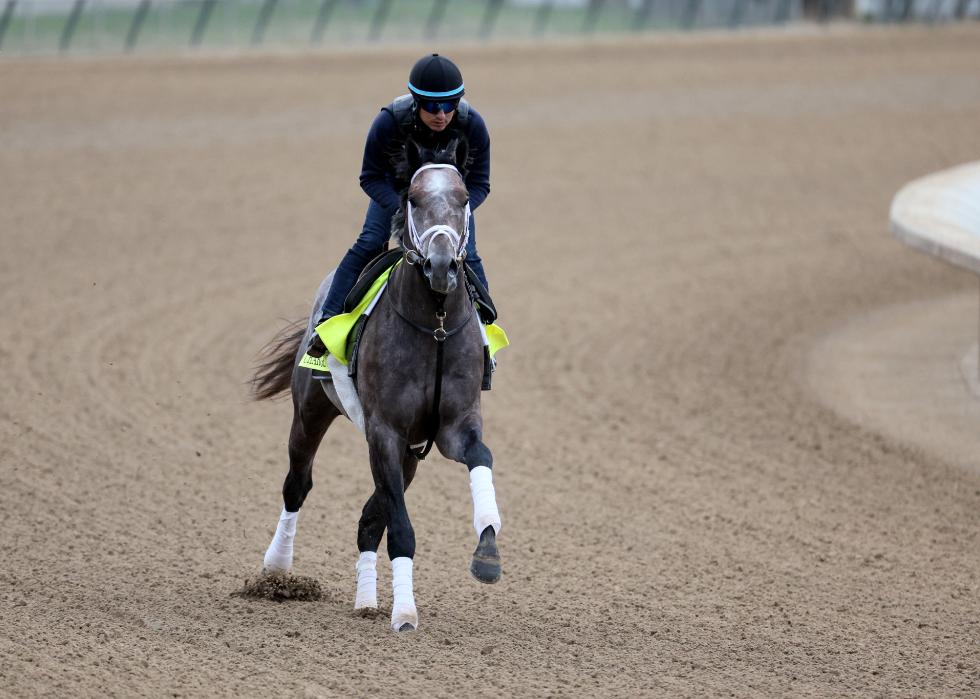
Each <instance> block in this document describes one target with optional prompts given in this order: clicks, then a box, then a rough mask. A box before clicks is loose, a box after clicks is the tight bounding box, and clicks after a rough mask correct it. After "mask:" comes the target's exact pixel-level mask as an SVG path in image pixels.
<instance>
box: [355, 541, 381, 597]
mask: <svg viewBox="0 0 980 699" xmlns="http://www.w3.org/2000/svg"><path fill="white" fill-rule="evenodd" d="M356 568H357V597H356V598H355V599H354V609H377V608H378V554H377V553H375V552H374V551H364V552H363V553H361V555H360V556H359V557H358V559H357V566H356Z"/></svg>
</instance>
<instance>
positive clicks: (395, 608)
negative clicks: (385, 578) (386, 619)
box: [391, 556, 419, 631]
mask: <svg viewBox="0 0 980 699" xmlns="http://www.w3.org/2000/svg"><path fill="white" fill-rule="evenodd" d="M391 591H392V596H393V598H394V599H393V600H392V603H391V628H393V629H394V630H395V631H399V630H401V627H402V626H403V625H405V624H411V625H412V628H418V625H419V614H418V611H416V609H415V593H414V592H413V591H412V559H411V558H408V557H407V556H399V557H398V558H393V559H392V560H391Z"/></svg>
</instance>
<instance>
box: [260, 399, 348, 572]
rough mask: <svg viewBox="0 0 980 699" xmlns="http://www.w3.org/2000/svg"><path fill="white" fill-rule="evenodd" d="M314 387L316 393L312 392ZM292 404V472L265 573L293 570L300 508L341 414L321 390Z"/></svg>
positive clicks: (267, 551) (283, 489)
mask: <svg viewBox="0 0 980 699" xmlns="http://www.w3.org/2000/svg"><path fill="white" fill-rule="evenodd" d="M309 388H315V389H317V390H316V391H313V390H309ZM309 388H308V389H307V390H306V391H304V392H302V396H301V399H300V400H294V401H293V424H292V427H291V428H290V431H289V472H288V473H287V474H286V479H285V481H284V482H283V486H282V499H283V508H282V513H281V514H280V515H279V523H278V524H277V526H276V533H275V534H274V535H273V536H272V541H271V543H270V544H269V547H268V548H267V549H266V552H265V557H264V558H263V568H264V569H265V570H270V571H271V570H283V571H289V570H292V567H293V540H294V539H295V537H296V520H297V519H298V518H299V509H300V507H302V506H303V502H304V501H305V500H306V496H307V495H308V494H309V492H310V490H311V489H312V488H313V457H314V456H315V455H316V450H317V448H318V447H319V446H320V442H321V441H322V440H323V435H324V434H326V432H327V428H328V427H330V424H331V423H332V422H333V421H334V419H335V418H336V417H337V416H338V415H339V414H340V413H339V411H338V410H337V409H336V408H335V407H334V406H333V404H332V403H330V401H329V400H327V398H326V396H325V395H324V394H323V392H322V391H320V390H319V387H317V386H313V387H309Z"/></svg>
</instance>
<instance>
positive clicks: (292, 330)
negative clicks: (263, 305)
mask: <svg viewBox="0 0 980 699" xmlns="http://www.w3.org/2000/svg"><path fill="white" fill-rule="evenodd" d="M306 324H307V321H306V320H296V321H293V322H292V323H290V324H289V325H287V326H286V327H284V328H283V329H282V330H280V331H279V332H278V333H276V336H275V337H273V338H272V339H271V340H270V341H269V344H267V345H266V346H265V347H263V348H262V352H261V353H260V355H259V356H260V362H259V365H258V366H257V367H256V368H255V375H254V376H252V379H251V381H249V383H251V384H252V398H254V399H255V400H265V399H266V398H275V397H276V396H278V395H280V394H282V393H285V392H286V391H287V390H289V385H290V383H291V380H292V377H293V368H294V366H295V363H296V353H297V352H298V351H299V345H300V343H301V342H302V341H303V337H304V336H305V335H306Z"/></svg>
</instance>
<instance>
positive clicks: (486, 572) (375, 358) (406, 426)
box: [252, 139, 501, 631]
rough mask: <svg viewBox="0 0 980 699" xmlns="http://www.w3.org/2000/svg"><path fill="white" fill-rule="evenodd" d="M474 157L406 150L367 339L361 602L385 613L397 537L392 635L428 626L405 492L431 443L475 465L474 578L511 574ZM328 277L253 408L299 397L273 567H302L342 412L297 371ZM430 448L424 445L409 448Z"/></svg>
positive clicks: (332, 395)
mask: <svg viewBox="0 0 980 699" xmlns="http://www.w3.org/2000/svg"><path fill="white" fill-rule="evenodd" d="M466 160H467V147H466V143H465V141H463V140H461V139H457V140H454V141H453V142H452V143H451V144H450V145H449V146H448V147H446V148H443V149H440V150H435V151H433V150H429V149H426V148H423V147H421V146H419V145H418V144H416V143H415V142H414V141H412V140H409V141H408V142H407V143H406V144H405V147H404V149H403V151H402V157H401V162H400V172H402V173H403V174H404V175H406V176H407V175H410V184H409V187H408V188H407V190H406V191H405V192H404V193H403V196H402V207H401V209H400V210H399V211H398V212H397V213H396V214H395V216H394V217H393V219H392V241H393V242H396V243H397V244H398V245H399V249H400V250H401V252H402V257H401V258H400V264H398V265H396V266H395V267H394V269H393V270H392V272H391V274H390V276H389V278H388V281H387V288H386V289H385V291H384V293H383V294H382V296H381V297H380V299H379V300H378V302H377V303H376V305H375V307H374V309H373V310H372V313H371V315H370V319H369V321H368V322H367V323H366V325H365V326H364V329H363V331H362V333H361V335H360V339H359V341H358V344H359V351H358V357H357V372H356V375H355V385H356V388H357V393H358V395H359V397H360V401H361V405H362V407H363V426H364V434H365V437H366V439H367V442H368V454H369V458H370V463H371V474H372V476H373V478H374V492H373V493H372V494H371V496H370V497H369V498H368V499H367V502H366V503H365V505H364V508H363V511H362V513H361V517H360V521H359V522H358V526H357V548H358V552H359V555H358V560H357V565H356V571H357V589H356V595H355V600H354V608H355V610H357V611H358V612H360V613H361V614H365V615H372V614H376V613H377V612H378V600H377V550H378V546H379V545H380V543H381V537H382V535H383V534H384V532H385V530H387V532H388V557H389V559H390V560H391V568H392V593H393V603H392V608H391V627H392V629H394V630H395V631H414V630H416V629H417V628H418V611H417V609H416V606H415V596H414V588H413V577H412V569H413V560H414V556H415V533H414V531H413V529H412V523H411V521H410V519H409V516H408V510H407V508H406V506H405V490H406V489H407V488H408V486H409V485H411V483H412V480H413V479H414V477H415V473H416V469H417V467H418V463H419V459H420V458H424V456H425V453H426V452H427V451H428V449H429V448H431V446H432V444H433V443H434V444H435V446H436V447H437V448H438V450H439V452H440V453H442V455H443V456H445V457H446V458H447V459H450V460H453V461H457V462H459V463H462V464H465V465H466V467H467V469H468V470H469V477H470V492H471V497H472V500H473V527H474V529H475V530H476V537H477V546H476V549H475V551H474V552H473V557H472V560H471V564H470V572H471V573H472V575H473V576H474V577H475V578H476V579H477V580H478V581H480V582H483V583H495V582H497V581H498V580H499V579H500V577H501V562H500V554H499V551H498V549H497V535H498V534H499V532H500V525H501V521H500V513H499V510H498V508H497V503H496V493H495V490H494V486H493V471H492V469H493V455H492V454H491V452H490V449H489V448H487V446H486V444H484V442H483V419H482V417H481V414H480V391H481V384H482V377H483V369H484V340H483V335H482V333H481V330H480V326H479V323H480V319H479V318H478V317H476V313H475V310H474V305H473V301H472V299H471V298H470V295H469V293H468V291H467V288H466V284H465V282H464V273H465V270H464V269H463V265H464V257H465V249H466V239H467V235H468V231H469V220H470V209H469V202H468V195H467V191H466V186H465V184H464V172H465V169H464V168H465V164H466ZM419 231H421V233H420V232H419ZM331 280H332V275H328V277H327V278H326V279H324V280H323V282H322V283H321V285H320V288H319V291H318V292H317V295H316V298H315V300H314V305H313V313H311V316H310V319H309V321H308V322H307V323H306V324H305V326H303V325H302V324H301V323H302V321H298V322H297V323H295V324H293V326H287V327H286V328H284V329H283V330H282V331H280V334H279V335H278V336H277V337H276V338H274V339H273V341H272V342H271V343H270V344H269V345H268V346H267V350H266V360H265V362H264V363H262V364H260V366H259V367H258V368H257V370H256V373H255V375H254V377H253V379H252V383H253V395H254V397H255V399H256V400H263V399H268V398H273V397H275V396H278V395H280V394H284V393H285V392H286V391H287V390H289V391H290V392H291V394H292V402H293V421H292V426H291V428H290V432H289V471H288V473H287V474H286V478H285V482H284V483H283V487H282V497H283V509H282V513H281V515H280V518H279V522H278V524H277V527H276V532H275V534H274V536H273V538H272V542H271V543H270V544H269V547H268V549H267V550H266V554H265V557H264V559H263V569H264V570H265V571H290V570H291V569H292V559H293V542H294V538H295V534H296V522H297V518H298V515H299V511H300V508H301V507H302V506H303V502H304V500H305V499H306V496H307V495H308V494H309V492H310V489H311V488H312V486H313V480H312V470H313V458H314V455H315V454H316V451H317V448H318V447H319V445H320V442H321V440H322V439H323V436H324V435H325V434H326V431H327V429H328V428H329V427H330V425H331V423H332V422H333V421H334V419H335V418H337V417H338V416H339V415H342V414H346V413H345V412H344V408H343V403H342V401H341V398H340V396H339V395H338V393H337V389H336V387H335V386H334V383H333V382H331V381H321V380H318V379H316V378H314V376H313V372H312V370H311V369H308V368H305V367H302V366H300V361H301V359H302V358H303V356H304V354H305V348H306V347H307V344H308V341H309V338H310V337H311V334H312V333H313V332H315V328H314V322H315V320H314V319H315V318H317V311H318V309H319V308H320V306H321V304H322V302H323V299H324V298H325V296H326V293H327V291H329V288H330V282H331ZM426 442H428V443H427V446H426V449H425V450H424V451H420V450H417V449H416V448H414V447H413V445H418V444H420V443H426Z"/></svg>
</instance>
